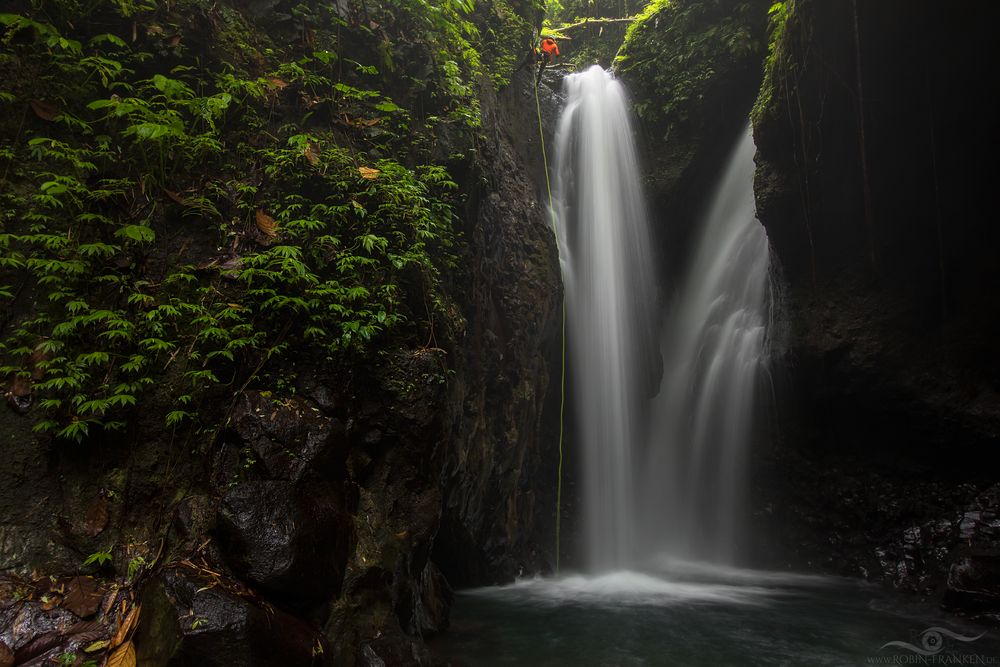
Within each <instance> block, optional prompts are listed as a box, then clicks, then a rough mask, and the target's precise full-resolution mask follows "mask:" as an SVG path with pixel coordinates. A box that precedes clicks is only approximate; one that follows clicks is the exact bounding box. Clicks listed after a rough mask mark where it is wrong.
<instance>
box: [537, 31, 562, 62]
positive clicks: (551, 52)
mask: <svg viewBox="0 0 1000 667" xmlns="http://www.w3.org/2000/svg"><path fill="white" fill-rule="evenodd" d="M536 53H537V51H536ZM558 55H559V45H558V44H556V40H554V39H552V38H551V37H546V38H545V39H543V40H542V53H541V56H542V62H546V61H549V62H555V60H556V56H558Z"/></svg>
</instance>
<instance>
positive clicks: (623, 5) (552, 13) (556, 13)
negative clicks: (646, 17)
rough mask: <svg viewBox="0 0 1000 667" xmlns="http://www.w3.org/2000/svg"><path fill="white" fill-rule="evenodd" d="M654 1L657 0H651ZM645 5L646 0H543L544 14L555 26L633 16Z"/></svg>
mask: <svg viewBox="0 0 1000 667" xmlns="http://www.w3.org/2000/svg"><path fill="white" fill-rule="evenodd" d="M653 2H654V3H656V2H657V0H653ZM646 5H647V2H646V0H545V16H546V18H547V19H548V20H549V21H550V22H551V23H552V25H554V26H557V25H559V24H560V23H575V22H576V21H579V20H581V19H584V18H588V17H589V18H623V17H626V16H633V15H635V14H636V13H637V12H639V11H640V10H641V9H642V8H643V7H644V6H646Z"/></svg>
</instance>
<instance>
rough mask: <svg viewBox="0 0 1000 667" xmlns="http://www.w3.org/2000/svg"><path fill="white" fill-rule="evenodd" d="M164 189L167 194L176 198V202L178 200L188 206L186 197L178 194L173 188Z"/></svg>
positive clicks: (182, 204) (173, 198)
mask: <svg viewBox="0 0 1000 667" xmlns="http://www.w3.org/2000/svg"><path fill="white" fill-rule="evenodd" d="M163 191H164V192H165V193H166V194H167V196H168V197H170V198H171V199H172V200H174V201H175V202H177V203H178V204H180V205H181V206H187V200H186V199H184V197H181V196H180V195H179V194H177V193H176V192H174V191H173V190H167V189H166V188H164V189H163Z"/></svg>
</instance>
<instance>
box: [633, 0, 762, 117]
mask: <svg viewBox="0 0 1000 667" xmlns="http://www.w3.org/2000/svg"><path fill="white" fill-rule="evenodd" d="M756 11H757V8H756V6H755V4H754V3H753V2H745V3H741V4H739V5H736V6H735V7H733V6H732V3H727V2H722V1H721V0H703V1H699V2H695V1H694V0H654V1H653V2H652V3H650V5H648V6H647V8H646V9H645V10H644V11H643V13H642V15H641V16H640V18H639V20H637V21H636V22H635V23H634V24H632V26H630V28H629V31H628V33H627V35H626V37H625V44H624V45H623V46H622V49H621V51H620V52H619V56H618V58H617V59H616V62H615V67H616V68H617V69H618V70H619V71H621V72H622V73H623V74H625V73H627V74H628V77H629V79H630V80H631V81H638V82H642V83H643V85H645V86H647V87H649V88H650V89H651V90H650V91H647V93H648V94H643V95H641V96H639V97H641V98H642V99H643V100H645V101H644V102H641V103H638V104H636V113H637V114H638V115H639V117H640V118H642V119H644V120H646V121H647V122H648V123H649V125H650V126H654V127H661V128H663V129H664V130H665V132H666V133H669V132H670V131H671V129H672V128H673V127H674V126H676V125H677V124H681V123H685V122H687V121H688V120H690V116H691V113H692V110H693V109H696V108H698V105H699V103H700V102H701V100H702V99H703V96H704V94H705V91H706V89H707V87H708V85H709V84H710V82H712V81H713V78H714V77H715V74H716V72H717V71H719V70H720V69H723V68H726V67H727V66H729V65H730V64H731V63H734V62H738V61H740V60H741V59H743V58H745V57H746V56H747V55H749V54H751V53H753V52H754V51H756V50H758V48H760V46H762V45H759V44H758V43H757V42H756V41H755V39H754V35H753V34H752V32H751V30H750V28H749V26H750V25H752V24H753V23H754V16H755V12H756Z"/></svg>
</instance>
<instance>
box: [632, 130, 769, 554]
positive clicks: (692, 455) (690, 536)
mask: <svg viewBox="0 0 1000 667" xmlns="http://www.w3.org/2000/svg"><path fill="white" fill-rule="evenodd" d="M753 154H754V145H753V138H752V136H751V132H750V128H749V126H748V127H747V128H746V130H745V132H744V133H743V135H742V137H741V138H740V140H739V143H738V145H737V146H736V148H735V150H734V151H733V153H732V155H731V156H730V158H729V161H728V163H727V165H726V167H725V169H724V171H723V172H722V176H721V178H720V180H719V182H718V184H717V186H716V189H715V192H714V194H713V196H712V199H711V202H710V205H709V207H708V209H707V214H706V215H705V217H704V218H703V219H702V220H701V222H700V224H699V225H698V231H697V232H696V234H695V236H696V237H697V239H696V242H695V244H694V245H693V249H694V253H693V255H691V261H690V264H689V265H688V269H687V271H686V275H685V276H684V277H683V279H682V280H681V282H680V283H679V290H678V292H677V298H676V299H675V301H674V302H673V303H671V304H668V307H667V309H666V314H665V317H664V322H663V329H662V335H661V353H662V355H663V360H664V373H663V381H662V385H661V387H660V393H659V394H658V395H657V397H656V398H655V399H654V401H653V407H652V410H651V415H652V418H651V426H650V429H649V447H648V453H647V459H646V464H645V470H646V476H645V478H644V479H643V487H644V489H643V491H644V492H643V497H642V500H641V504H642V505H643V506H644V507H643V512H642V514H643V515H644V516H645V517H646V519H644V521H643V523H642V525H641V527H642V533H643V535H644V536H645V539H644V544H643V551H644V552H645V553H652V552H660V551H665V552H666V553H668V554H670V555H672V556H675V557H680V558H687V559H697V560H702V561H704V560H708V561H714V562H721V563H731V562H733V560H734V558H735V557H736V555H737V547H738V544H739V542H740V533H741V525H742V521H741V515H740V513H739V511H738V510H739V508H740V507H741V506H742V505H743V504H744V503H743V501H744V499H745V491H746V489H745V487H746V483H745V477H746V472H745V469H746V461H747V451H748V445H749V442H750V440H751V432H752V430H753V427H754V423H753V422H754V414H755V412H756V410H755V409H754V406H755V395H756V392H757V389H758V387H759V385H760V384H761V381H762V374H763V372H764V371H765V370H766V366H767V361H768V346H767V326H768V320H769V312H770V308H769V305H770V298H769V297H770V295H769V286H770V282H769V256H768V242H767V236H766V234H765V232H764V228H763V226H762V225H761V224H760V222H759V221H758V220H757V219H756V217H755V215H756V212H755V207H754V197H753V173H754V162H753Z"/></svg>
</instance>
